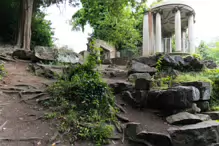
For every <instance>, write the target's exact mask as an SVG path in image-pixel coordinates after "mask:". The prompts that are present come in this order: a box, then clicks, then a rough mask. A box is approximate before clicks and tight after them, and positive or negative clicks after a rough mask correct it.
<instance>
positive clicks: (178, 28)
mask: <svg viewBox="0 0 219 146" xmlns="http://www.w3.org/2000/svg"><path fill="white" fill-rule="evenodd" d="M175 36H176V51H177V52H181V51H182V49H181V14H180V10H179V9H178V8H176V10H175Z"/></svg>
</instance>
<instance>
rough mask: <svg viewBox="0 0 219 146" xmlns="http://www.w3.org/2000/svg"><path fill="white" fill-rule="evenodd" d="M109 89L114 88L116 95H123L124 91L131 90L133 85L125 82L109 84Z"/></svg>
mask: <svg viewBox="0 0 219 146" xmlns="http://www.w3.org/2000/svg"><path fill="white" fill-rule="evenodd" d="M109 87H110V88H112V90H113V92H114V93H115V94H119V93H122V92H123V91H127V90H131V89H132V88H133V86H132V84H131V83H128V82H125V81H118V82H113V83H109Z"/></svg>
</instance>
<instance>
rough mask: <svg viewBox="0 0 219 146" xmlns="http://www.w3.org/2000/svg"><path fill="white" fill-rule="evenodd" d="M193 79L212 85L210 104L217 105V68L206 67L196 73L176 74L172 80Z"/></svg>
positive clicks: (218, 100)
mask: <svg viewBox="0 0 219 146" xmlns="http://www.w3.org/2000/svg"><path fill="white" fill-rule="evenodd" d="M194 81H204V82H209V83H211V85H212V93H211V106H213V107H214V106H218V104H219V95H218V91H219V69H206V70H204V71H203V72H200V73H197V72H192V73H185V74H181V75H179V76H177V77H176V78H175V79H174V80H173V82H175V83H182V82H194Z"/></svg>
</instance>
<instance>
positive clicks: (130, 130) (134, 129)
mask: <svg viewBox="0 0 219 146" xmlns="http://www.w3.org/2000/svg"><path fill="white" fill-rule="evenodd" d="M141 129H142V127H141V124H140V123H135V122H130V123H127V124H126V125H125V129H124V133H125V136H126V137H127V138H128V139H131V140H133V139H136V137H137V134H138V133H139V132H140V131H141Z"/></svg>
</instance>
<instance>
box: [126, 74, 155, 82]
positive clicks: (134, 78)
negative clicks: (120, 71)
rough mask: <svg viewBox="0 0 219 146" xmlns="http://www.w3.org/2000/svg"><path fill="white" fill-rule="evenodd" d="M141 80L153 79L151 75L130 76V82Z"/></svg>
mask: <svg viewBox="0 0 219 146" xmlns="http://www.w3.org/2000/svg"><path fill="white" fill-rule="evenodd" d="M139 78H143V79H146V80H151V78H152V77H151V75H150V74H149V73H134V74H131V75H129V77H128V80H129V81H131V82H135V80H137V79H139Z"/></svg>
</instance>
